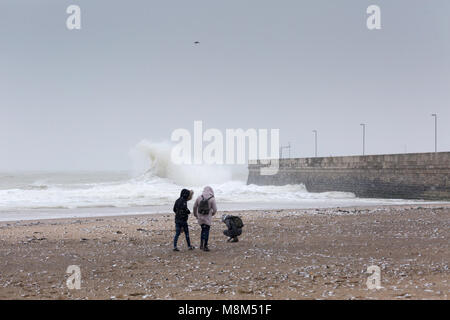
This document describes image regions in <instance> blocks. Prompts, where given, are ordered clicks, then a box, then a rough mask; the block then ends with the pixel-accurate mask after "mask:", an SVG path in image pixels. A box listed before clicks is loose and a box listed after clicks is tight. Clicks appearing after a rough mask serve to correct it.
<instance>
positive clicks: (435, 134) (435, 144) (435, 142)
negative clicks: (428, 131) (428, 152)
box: [431, 113, 438, 152]
mask: <svg viewBox="0 0 450 320" xmlns="http://www.w3.org/2000/svg"><path fill="white" fill-rule="evenodd" d="M431 116H432V117H434V152H437V118H438V117H437V114H436V113H433V114H432V115H431Z"/></svg>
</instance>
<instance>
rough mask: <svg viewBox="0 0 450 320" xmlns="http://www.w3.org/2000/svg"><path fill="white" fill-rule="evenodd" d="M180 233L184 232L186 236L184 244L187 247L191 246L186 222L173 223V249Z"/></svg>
mask: <svg viewBox="0 0 450 320" xmlns="http://www.w3.org/2000/svg"><path fill="white" fill-rule="evenodd" d="M181 231H184V234H185V235H186V242H187V245H188V247H190V246H191V239H190V238H189V226H188V224H187V222H175V237H174V238H173V247H174V248H176V247H177V242H178V237H179V236H180V234H181Z"/></svg>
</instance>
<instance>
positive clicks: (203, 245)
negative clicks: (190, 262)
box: [200, 239, 205, 250]
mask: <svg viewBox="0 0 450 320" xmlns="http://www.w3.org/2000/svg"><path fill="white" fill-rule="evenodd" d="M204 248H205V240H203V239H201V240H200V250H203V249H204Z"/></svg>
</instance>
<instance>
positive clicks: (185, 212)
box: [173, 189, 191, 222]
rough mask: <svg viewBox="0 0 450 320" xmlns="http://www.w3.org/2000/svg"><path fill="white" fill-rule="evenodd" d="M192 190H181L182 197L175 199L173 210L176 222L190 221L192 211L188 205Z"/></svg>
mask: <svg viewBox="0 0 450 320" xmlns="http://www.w3.org/2000/svg"><path fill="white" fill-rule="evenodd" d="M189 195H190V191H189V190H187V189H183V190H181V193H180V197H179V198H178V199H177V201H175V204H174V206H173V212H175V222H186V221H188V218H189V214H190V213H191V211H190V210H189V208H188V206H187V202H188V199H189Z"/></svg>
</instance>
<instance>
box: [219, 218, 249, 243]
mask: <svg viewBox="0 0 450 320" xmlns="http://www.w3.org/2000/svg"><path fill="white" fill-rule="evenodd" d="M222 222H223V223H225V225H226V226H227V230H224V231H223V234H224V235H226V236H227V237H229V239H228V240H227V241H228V242H238V241H239V239H238V236H240V235H241V234H242V227H243V226H244V224H243V223H242V220H241V218H239V217H236V216H232V215H228V214H227V215H225V214H224V215H223V216H222Z"/></svg>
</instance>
